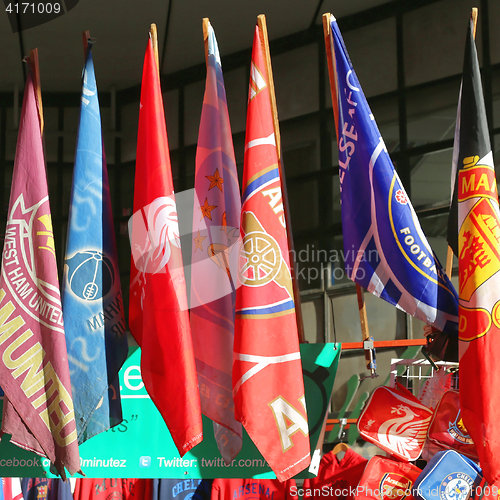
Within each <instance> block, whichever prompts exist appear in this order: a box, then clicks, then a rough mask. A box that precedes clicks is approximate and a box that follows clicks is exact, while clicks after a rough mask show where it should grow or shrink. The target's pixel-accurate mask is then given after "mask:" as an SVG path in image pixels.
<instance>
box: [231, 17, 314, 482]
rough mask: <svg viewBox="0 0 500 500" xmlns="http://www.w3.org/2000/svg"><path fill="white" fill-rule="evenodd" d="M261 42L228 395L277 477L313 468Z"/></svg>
mask: <svg viewBox="0 0 500 500" xmlns="http://www.w3.org/2000/svg"><path fill="white" fill-rule="evenodd" d="M262 40H263V34H262V33H261V31H260V29H259V27H258V26H256V28H255V36H254V41H253V51H252V63H251V69H250V89H249V96H248V108H247V126H246V144H245V158H244V172H243V187H242V191H243V197H242V203H243V206H242V212H241V226H240V228H241V230H240V232H241V238H242V250H241V252H240V259H241V261H240V279H241V281H242V283H241V286H240V287H239V288H238V290H237V296H236V325H235V337H234V364H233V392H234V400H235V407H236V418H237V419H238V420H239V421H240V422H241V423H242V424H243V426H244V427H245V429H246V431H247V432H248V434H249V435H250V437H251V438H252V440H253V442H254V443H255V444H256V446H257V448H258V449H259V451H260V452H261V453H262V456H263V457H264V458H265V459H266V461H267V462H268V464H269V465H270V466H271V468H272V469H273V471H274V473H275V474H276V477H277V478H278V479H279V480H280V481H284V480H286V479H288V478H290V477H292V476H294V475H295V474H297V473H298V472H300V471H302V470H303V469H305V468H306V467H307V466H308V465H309V463H310V445H309V427H308V424H307V415H306V409H305V399H304V381H303V378H302V366H301V360H300V351H299V339H298V331H297V322H296V317H295V304H294V295H293V289H292V279H291V274H290V261H289V254H288V243H287V233H286V224H285V217H284V211H283V206H284V200H283V199H282V189H281V181H280V174H279V168H278V155H277V150H276V137H275V133H274V126H273V117H272V111H271V101H270V89H269V84H268V82H269V77H268V72H267V68H266V63H265V59H264V47H263V43H262Z"/></svg>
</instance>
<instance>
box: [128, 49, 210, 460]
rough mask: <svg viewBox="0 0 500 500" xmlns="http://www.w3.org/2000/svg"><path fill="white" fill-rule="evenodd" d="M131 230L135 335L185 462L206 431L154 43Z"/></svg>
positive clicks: (147, 63) (147, 66)
mask: <svg viewBox="0 0 500 500" xmlns="http://www.w3.org/2000/svg"><path fill="white" fill-rule="evenodd" d="M130 229H131V234H130V241H131V245H132V263H131V272H130V311H129V323H130V331H131V332H132V335H133V336H134V338H135V339H136V341H137V343H138V344H139V345H140V346H141V350H142V353H141V373H142V379H143V381H144V385H145V387H146V390H147V391H148V394H149V395H150V396H151V399H152V400H153V402H154V404H155V405H156V407H157V408H158V410H159V411H160V413H161V415H162V417H163V419H164V420H165V423H166V424H167V427H168V429H169V431H170V434H171V435H172V438H173V440H174V443H175V445H176V446H177V449H178V451H179V454H180V456H183V455H184V454H185V453H186V452H187V451H189V450H190V449H191V448H193V447H194V446H196V445H197V444H198V443H200V442H201V441H202V440H203V430H202V422H201V409H200V396H199V393H198V379H197V375H196V366H195V361H194V355H193V343H192V339H191V329H190V326H189V316H188V310H187V297H186V284H185V281H184V271H183V267H182V255H181V249H180V239H179V225H178V220H177V209H176V205H175V197H174V187H173V182H172V171H171V168H170V156H169V151H168V142H167V129H166V125H165V114H164V111H163V99H162V94H161V88H160V78H159V74H158V67H157V65H156V62H155V59H154V54H153V46H152V43H151V40H149V42H148V46H147V49H146V57H145V59H144V69H143V75H142V90H141V103H140V111H139V132H138V137H137V159H136V168H135V188H134V216H133V217H132V220H131V227H130Z"/></svg>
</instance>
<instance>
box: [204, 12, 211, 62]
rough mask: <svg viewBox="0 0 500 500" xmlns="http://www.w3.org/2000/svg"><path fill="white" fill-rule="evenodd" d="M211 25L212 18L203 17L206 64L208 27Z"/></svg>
mask: <svg viewBox="0 0 500 500" xmlns="http://www.w3.org/2000/svg"><path fill="white" fill-rule="evenodd" d="M209 26H210V19H209V18H208V17H204V18H203V45H204V46H205V64H206V65H207V66H208V27H209Z"/></svg>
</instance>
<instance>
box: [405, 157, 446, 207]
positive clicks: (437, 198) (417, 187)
mask: <svg viewBox="0 0 500 500" xmlns="http://www.w3.org/2000/svg"><path fill="white" fill-rule="evenodd" d="M452 155H453V149H452V148H450V149H445V150H443V151H437V152H434V153H428V154H425V155H421V156H414V157H412V158H410V163H411V202H412V204H413V207H414V208H415V209H416V210H417V207H441V206H449V204H450V196H451V161H452Z"/></svg>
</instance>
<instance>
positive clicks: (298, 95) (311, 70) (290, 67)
mask: <svg viewBox="0 0 500 500" xmlns="http://www.w3.org/2000/svg"><path fill="white" fill-rule="evenodd" d="M272 66H273V77H274V85H275V88H276V90H275V92H276V103H277V107H278V117H279V119H280V120H286V119H288V118H293V117H295V116H300V115H305V114H307V113H312V112H314V111H318V109H319V87H318V85H319V80H318V46H317V44H312V45H307V46H305V47H301V48H300V49H295V50H291V51H289V52H286V53H284V54H280V55H278V56H275V57H272Z"/></svg>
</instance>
